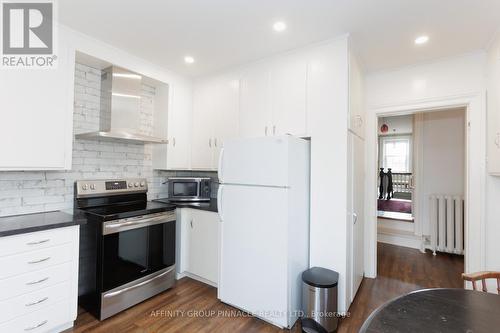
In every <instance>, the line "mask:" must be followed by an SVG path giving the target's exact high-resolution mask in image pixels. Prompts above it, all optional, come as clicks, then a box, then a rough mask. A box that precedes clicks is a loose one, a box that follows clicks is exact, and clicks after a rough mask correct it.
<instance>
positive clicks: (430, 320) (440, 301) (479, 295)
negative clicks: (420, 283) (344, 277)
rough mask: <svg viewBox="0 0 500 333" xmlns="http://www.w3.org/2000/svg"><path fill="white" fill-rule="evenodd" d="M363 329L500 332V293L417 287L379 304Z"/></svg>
mask: <svg viewBox="0 0 500 333" xmlns="http://www.w3.org/2000/svg"><path fill="white" fill-rule="evenodd" d="M360 332H363V333H375V332H376V333H382V332H383V333H395V332H405V333H411V332H415V333H416V332H419V333H420V332H426V333H430V332H440V333H446V332H450V333H452V332H453V333H459V332H464V333H482V332H484V333H491V332H500V296H499V295H496V294H489V293H485V292H480V291H472V290H464V289H424V290H418V291H415V292H412V293H409V294H407V295H404V296H401V297H398V298H396V299H393V300H392V301H389V302H387V303H385V304H384V305H382V306H380V307H379V308H378V309H377V310H375V311H374V312H373V313H372V314H371V315H370V317H368V319H367V320H366V321H365V323H364V324H363V326H362V327H361V331H360Z"/></svg>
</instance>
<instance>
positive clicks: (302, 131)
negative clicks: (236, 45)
mask: <svg viewBox="0 0 500 333" xmlns="http://www.w3.org/2000/svg"><path fill="white" fill-rule="evenodd" d="M306 78H307V62H306V61H305V60H304V59H301V58H297V57H287V58H285V59H282V60H280V61H279V62H277V63H276V65H275V66H274V67H273V70H272V71H271V109H272V119H273V121H272V126H271V134H273V135H284V134H293V135H296V136H304V135H306V128H307V125H306V124H307V117H306Z"/></svg>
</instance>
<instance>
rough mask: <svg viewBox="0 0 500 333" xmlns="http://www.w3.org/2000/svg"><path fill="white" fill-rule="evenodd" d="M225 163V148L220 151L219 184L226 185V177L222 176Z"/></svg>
mask: <svg viewBox="0 0 500 333" xmlns="http://www.w3.org/2000/svg"><path fill="white" fill-rule="evenodd" d="M223 162H224V148H221V149H220V154H219V170H218V171H219V172H218V173H219V183H224V177H223V175H222V163H223Z"/></svg>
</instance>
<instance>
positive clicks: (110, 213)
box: [75, 178, 175, 221]
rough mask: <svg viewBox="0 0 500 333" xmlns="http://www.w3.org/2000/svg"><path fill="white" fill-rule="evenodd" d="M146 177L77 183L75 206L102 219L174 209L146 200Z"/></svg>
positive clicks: (115, 218) (108, 219)
mask: <svg viewBox="0 0 500 333" xmlns="http://www.w3.org/2000/svg"><path fill="white" fill-rule="evenodd" d="M147 189H148V187H147V181H146V179H141V178H138V179H123V180H122V179H114V180H85V181H77V182H76V183H75V209H80V210H83V211H85V212H86V213H87V214H88V215H90V216H92V217H94V218H97V219H98V220H101V221H110V220H117V219H123V218H128V217H135V216H141V215H147V214H155V213H160V212H166V211H171V210H174V209H175V205H172V204H165V203H159V202H152V201H147V191H148V190H147Z"/></svg>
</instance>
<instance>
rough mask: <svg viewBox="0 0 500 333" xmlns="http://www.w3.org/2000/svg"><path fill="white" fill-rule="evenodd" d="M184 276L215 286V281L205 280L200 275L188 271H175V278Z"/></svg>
mask: <svg viewBox="0 0 500 333" xmlns="http://www.w3.org/2000/svg"><path fill="white" fill-rule="evenodd" d="M185 276H187V277H188V278H191V279H193V280H196V281H200V282H203V283H205V284H208V285H209V286H212V287H215V288H217V283H215V282H212V281H210V280H207V279H205V278H202V277H201V276H198V275H196V274H192V273H189V272H183V273H177V280H180V279H182V278H183V277H185Z"/></svg>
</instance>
